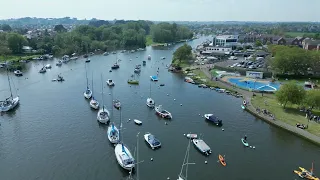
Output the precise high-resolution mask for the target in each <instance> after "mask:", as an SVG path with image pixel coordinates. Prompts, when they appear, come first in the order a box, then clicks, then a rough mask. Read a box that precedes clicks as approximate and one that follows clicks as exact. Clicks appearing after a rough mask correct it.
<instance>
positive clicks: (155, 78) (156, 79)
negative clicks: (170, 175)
mask: <svg viewBox="0 0 320 180" xmlns="http://www.w3.org/2000/svg"><path fill="white" fill-rule="evenodd" d="M150 78H151V81H158V76H150Z"/></svg>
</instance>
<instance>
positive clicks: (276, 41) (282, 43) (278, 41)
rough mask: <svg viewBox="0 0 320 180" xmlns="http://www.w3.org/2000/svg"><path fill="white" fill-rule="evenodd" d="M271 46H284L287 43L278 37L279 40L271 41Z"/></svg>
mask: <svg viewBox="0 0 320 180" xmlns="http://www.w3.org/2000/svg"><path fill="white" fill-rule="evenodd" d="M273 44H276V45H286V44H287V41H286V40H285V39H284V38H283V37H280V38H279V39H273Z"/></svg>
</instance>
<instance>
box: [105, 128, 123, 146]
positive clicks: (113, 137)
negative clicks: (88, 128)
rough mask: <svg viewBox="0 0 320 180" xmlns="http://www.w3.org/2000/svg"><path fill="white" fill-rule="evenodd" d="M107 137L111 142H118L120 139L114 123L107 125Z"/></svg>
mask: <svg viewBox="0 0 320 180" xmlns="http://www.w3.org/2000/svg"><path fill="white" fill-rule="evenodd" d="M107 133H108V139H109V141H110V142H111V143H112V144H116V143H119V141H120V133H119V130H118V128H117V127H116V126H115V125H114V123H111V125H110V126H109V127H108V131H107Z"/></svg>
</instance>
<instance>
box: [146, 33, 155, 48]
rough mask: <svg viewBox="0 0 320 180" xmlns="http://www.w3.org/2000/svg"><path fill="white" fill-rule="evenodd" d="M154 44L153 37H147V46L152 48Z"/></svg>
mask: <svg viewBox="0 0 320 180" xmlns="http://www.w3.org/2000/svg"><path fill="white" fill-rule="evenodd" d="M152 44H153V40H152V36H151V35H147V37H146V46H151V45H152Z"/></svg>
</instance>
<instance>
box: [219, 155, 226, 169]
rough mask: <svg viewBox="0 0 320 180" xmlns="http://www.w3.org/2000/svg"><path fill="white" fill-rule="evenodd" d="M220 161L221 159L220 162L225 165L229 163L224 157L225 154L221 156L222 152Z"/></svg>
mask: <svg viewBox="0 0 320 180" xmlns="http://www.w3.org/2000/svg"><path fill="white" fill-rule="evenodd" d="M219 161H220V163H221V164H222V165H223V166H226V165H227V163H226V161H225V159H224V157H223V156H221V155H220V154H219Z"/></svg>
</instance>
